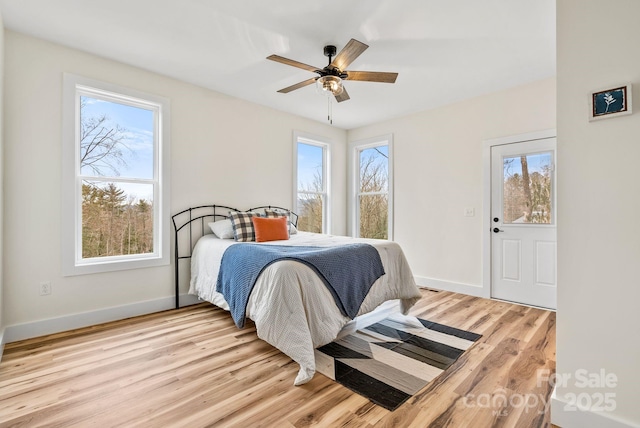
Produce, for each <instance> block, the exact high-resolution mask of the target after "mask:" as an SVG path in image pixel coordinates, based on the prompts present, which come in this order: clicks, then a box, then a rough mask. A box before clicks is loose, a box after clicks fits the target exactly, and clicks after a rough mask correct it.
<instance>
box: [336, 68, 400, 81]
mask: <svg viewBox="0 0 640 428" xmlns="http://www.w3.org/2000/svg"><path fill="white" fill-rule="evenodd" d="M345 73H347V77H345V78H344V80H363V81H366V82H382V83H396V78H397V77H398V73H387V72H384V71H348V70H347V71H345Z"/></svg>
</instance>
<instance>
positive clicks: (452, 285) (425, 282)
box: [414, 276, 489, 298]
mask: <svg viewBox="0 0 640 428" xmlns="http://www.w3.org/2000/svg"><path fill="white" fill-rule="evenodd" d="M414 279H415V281H416V284H417V285H418V286H419V287H425V288H433V289H436V290H442V291H451V292H453V293H462V294H468V295H470V296H475V297H485V298H489V292H488V291H485V290H484V288H483V287H482V286H481V285H473V284H464V283H461V282H451V281H444V280H441V279H435V278H427V277H424V276H414Z"/></svg>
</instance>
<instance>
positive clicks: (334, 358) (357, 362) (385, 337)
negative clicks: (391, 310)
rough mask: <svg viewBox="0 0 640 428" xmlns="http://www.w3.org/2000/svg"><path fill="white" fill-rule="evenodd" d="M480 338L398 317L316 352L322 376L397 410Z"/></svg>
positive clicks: (387, 319) (435, 324) (455, 329)
mask: <svg viewBox="0 0 640 428" xmlns="http://www.w3.org/2000/svg"><path fill="white" fill-rule="evenodd" d="M480 337H482V336H481V335H479V334H476V333H471V332H469V331H464V330H459V329H457V328H453V327H448V326H446V325H442V324H438V323H434V322H431V321H427V320H423V319H420V318H416V317H412V316H406V315H400V314H398V315H393V316H390V317H388V318H385V319H384V320H382V321H380V322H378V323H375V324H372V325H370V326H368V327H365V328H363V329H360V330H358V331H356V332H355V333H353V334H350V335H348V336H345V337H343V338H341V339H338V340H335V341H334V342H331V343H329V344H328V345H324V346H321V347H320V348H318V349H316V351H315V354H316V370H317V371H318V372H319V373H322V374H323V375H325V376H327V377H329V378H331V379H333V380H334V381H336V382H338V383H340V384H342V385H344V386H346V387H347V388H349V389H351V390H352V391H354V392H357V393H358V394H360V395H363V396H365V397H367V398H368V399H369V400H371V401H372V402H374V403H375V404H377V405H379V406H382V407H384V408H386V409H388V410H395V409H396V408H397V407H398V406H400V405H401V404H402V403H404V402H405V401H406V400H407V399H408V398H409V397H411V396H412V395H414V394H416V393H417V392H418V391H420V390H421V389H422V388H424V387H425V385H427V384H428V383H429V382H430V381H431V380H433V379H434V378H435V377H436V376H438V375H440V373H442V372H443V371H445V370H446V369H447V367H449V366H450V365H451V364H453V363H454V362H455V361H456V360H457V359H458V357H460V355H462V354H463V353H464V351H466V350H467V349H469V348H470V347H471V345H473V344H474V343H475V342H476V341H477V340H478V339H480Z"/></svg>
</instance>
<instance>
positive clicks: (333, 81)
mask: <svg viewBox="0 0 640 428" xmlns="http://www.w3.org/2000/svg"><path fill="white" fill-rule="evenodd" d="M316 89H317V90H318V93H320V94H322V95H327V96H337V95H340V94H341V93H342V91H343V90H344V89H343V86H342V79H341V78H340V77H338V76H332V75H327V76H322V77H320V78H319V79H318V80H317V81H316Z"/></svg>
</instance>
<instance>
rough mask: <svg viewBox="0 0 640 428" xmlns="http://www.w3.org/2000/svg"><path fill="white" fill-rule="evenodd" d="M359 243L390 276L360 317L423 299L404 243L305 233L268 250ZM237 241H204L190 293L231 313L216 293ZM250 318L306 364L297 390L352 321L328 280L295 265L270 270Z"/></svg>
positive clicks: (194, 262) (261, 332)
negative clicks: (389, 304) (318, 355)
mask: <svg viewBox="0 0 640 428" xmlns="http://www.w3.org/2000/svg"><path fill="white" fill-rule="evenodd" d="M354 242H361V243H367V244H370V245H372V246H373V247H375V248H376V249H377V250H378V253H379V254H380V259H381V260H382V265H383V267H384V270H385V275H383V276H382V277H380V278H379V279H378V280H377V281H376V282H375V283H374V284H373V286H372V287H371V290H370V291H369V294H368V295H367V296H366V298H365V300H364V302H363V303H362V306H361V307H360V311H359V312H358V315H362V314H366V313H369V312H371V311H373V310H374V309H375V308H376V307H378V306H379V305H380V304H381V303H383V302H385V301H388V300H393V299H400V304H401V306H400V307H401V311H402V312H403V313H406V312H407V311H408V310H409V308H410V307H411V306H413V304H414V303H415V302H417V301H418V300H419V299H420V292H419V291H418V288H417V287H416V285H415V282H414V279H413V274H412V272H411V269H410V268H409V265H408V263H407V260H406V258H405V256H404V253H403V252H402V249H401V248H400V246H399V245H398V244H396V243H395V242H391V241H383V240H377V239H355V238H348V237H344V236H332V235H322V234H316V233H306V232H299V233H297V234H295V235H291V239H290V240H288V241H272V242H265V243H263V244H264V245H298V246H316V247H327V246H336V245H341V244H350V243H354ZM233 244H241V245H242V243H238V242H235V241H234V240H231V239H218V238H217V237H216V236H215V235H205V236H203V237H202V238H200V239H199V240H198V242H197V244H196V246H195V248H194V251H193V255H192V257H191V282H190V288H189V293H190V294H195V295H197V296H199V297H200V298H202V299H204V300H207V301H209V302H211V303H213V304H214V305H216V306H219V307H221V308H223V309H226V310H229V305H228V304H227V302H226V301H225V300H224V297H223V296H222V295H221V294H220V293H218V292H216V291H215V288H216V281H217V278H218V271H219V267H220V261H221V260H222V255H223V254H224V251H225V250H226V249H227V248H228V247H229V246H230V245H233ZM246 315H247V316H248V317H249V318H251V319H252V320H253V321H254V322H255V324H256V330H257V334H258V337H260V338H261V339H263V340H265V341H267V342H269V343H270V344H272V345H273V346H275V347H276V348H278V349H280V350H281V351H282V352H284V353H285V354H287V355H288V356H289V357H291V358H292V359H293V360H294V361H295V362H297V363H298V364H299V365H300V371H299V373H298V376H297V377H296V379H295V382H294V384H295V385H301V384H303V383H306V382H308V381H309V380H311V378H312V377H313V375H314V373H315V369H316V366H315V358H314V349H315V348H317V347H318V346H322V345H325V344H327V343H329V342H331V341H333V340H334V339H335V338H336V337H337V335H338V333H339V332H340V330H341V329H342V327H343V326H344V325H345V324H347V323H348V322H349V321H350V319H349V318H348V317H345V316H344V315H342V313H341V312H340V310H339V309H338V307H337V306H336V304H335V302H334V300H333V297H332V296H331V293H330V292H329V290H327V288H326V286H325V285H324V283H323V282H322V280H321V279H320V278H319V277H318V276H317V275H316V274H315V273H314V272H313V270H312V269H311V268H309V267H308V266H306V265H305V264H303V263H300V262H297V261H293V260H283V261H280V262H276V263H273V264H271V265H270V266H269V267H267V268H266V269H265V270H264V271H263V272H262V274H261V275H260V276H259V277H258V280H257V281H256V284H255V286H254V288H253V291H252V293H251V295H250V297H249V303H248V305H247V313H246Z"/></svg>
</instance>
